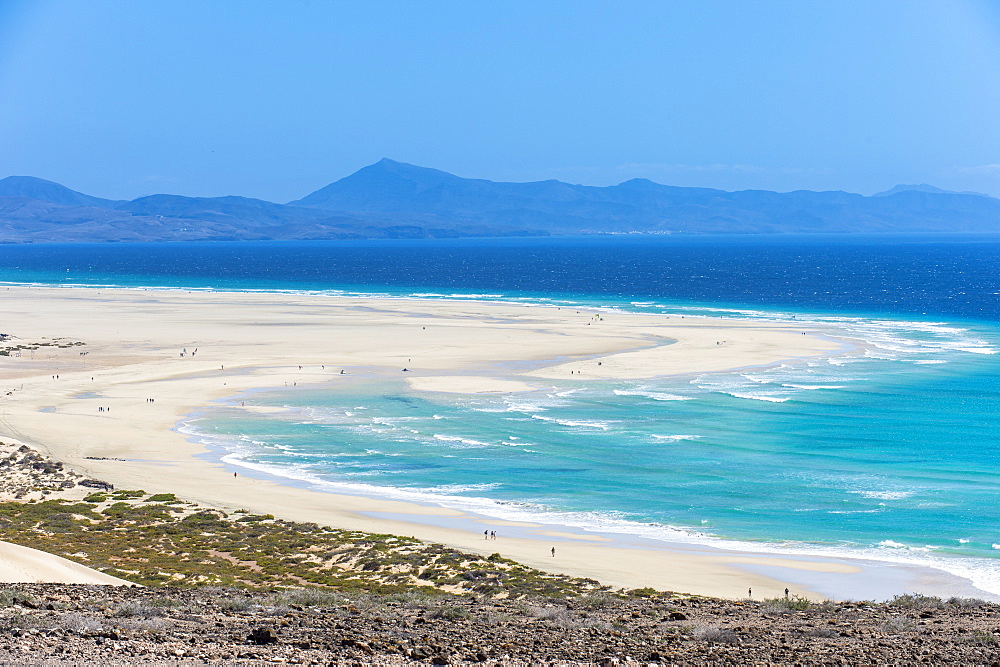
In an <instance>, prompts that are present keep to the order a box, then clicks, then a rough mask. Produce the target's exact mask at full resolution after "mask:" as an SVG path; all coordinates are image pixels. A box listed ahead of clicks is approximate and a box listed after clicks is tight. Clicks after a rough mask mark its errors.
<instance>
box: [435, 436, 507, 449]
mask: <svg viewBox="0 0 1000 667" xmlns="http://www.w3.org/2000/svg"><path fill="white" fill-rule="evenodd" d="M431 437H433V438H434V439H435V440H440V441H442V442H457V443H461V444H463V445H465V446H466V447H492V445H490V443H488V442H482V441H480V440H473V439H472V438H462V437H459V436H457V435H445V434H443V433H435V434H434V435H432V436H431Z"/></svg>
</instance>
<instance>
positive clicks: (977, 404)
mask: <svg viewBox="0 0 1000 667" xmlns="http://www.w3.org/2000/svg"><path fill="white" fill-rule="evenodd" d="M0 281H3V282H6V283H19V284H21V283H29V284H46V285H53V284H59V285H85V286H106V285H116V286H123V287H142V288H167V289H178V288H183V289H218V290H264V291H278V292H280V291H291V292H307V293H319V294H330V295H344V294H349V295H367V296H371V297H376V298H399V297H414V298H423V299H441V298H450V299H474V300H490V301H509V302H518V303H529V304H535V305H537V306H539V307H545V306H556V305H558V306H567V305H570V306H572V305H576V306H581V307H592V308H601V309H607V310H610V311H614V310H626V311H633V312H648V313H672V314H684V315H685V316H687V317H696V316H724V317H732V318H738V319H751V320H765V321H791V320H793V319H794V320H795V321H797V322H800V323H808V324H815V325H817V326H821V327H827V328H829V329H830V330H831V331H832V332H835V333H836V335H837V336H838V337H839V338H842V339H845V340H847V341H849V342H850V343H851V346H850V347H849V349H848V350H847V351H846V352H844V353H842V354H839V355H836V356H833V357H831V358H828V359H806V360H795V361H789V362H786V363H783V364H780V365H777V366H774V367H766V368H753V369H744V370H739V371H733V372H724V373H711V374H696V375H691V376H679V377H668V378H661V379H656V380H644V381H620V380H618V381H610V380H609V381H596V380H559V381H545V382H543V383H542V384H543V385H544V386H545V388H544V389H542V390H540V391H535V392H527V393H517V394H506V395H475V396H463V395H453V394H437V393H427V392H415V391H412V390H410V389H408V388H407V387H406V386H405V385H404V384H403V383H401V382H398V381H396V380H395V379H390V378H382V379H359V380H357V381H355V382H351V383H337V385H336V386H327V385H320V386H311V387H304V388H296V389H266V388H265V389H263V390H261V391H256V392H252V393H250V394H246V395H242V396H239V397H233V399H232V402H230V403H229V404H226V403H223V404H220V405H216V406H212V407H208V408H206V409H205V410H204V411H202V412H199V414H198V415H195V416H192V417H191V418H190V419H188V420H186V422H185V424H183V425H182V426H181V428H183V429H184V430H185V431H186V432H188V433H189V434H190V435H191V437H196V438H198V439H201V440H203V441H205V442H206V443H207V444H208V445H209V446H210V447H211V449H212V451H213V452H215V455H216V456H218V457H220V458H222V459H223V460H225V461H226V462H227V463H228V464H230V465H233V466H239V467H241V468H242V469H244V471H246V472H247V474H253V472H254V471H257V472H258V473H261V474H267V475H270V476H275V477H278V478H281V479H284V480H286V481H287V482H288V483H293V484H299V485H306V486H310V487H314V488H318V489H327V490H331V491H340V492H349V493H357V494H362V495H377V496H388V497H393V498H400V499H407V500H415V501H418V502H423V503H437V504H441V505H445V506H450V507H456V508H461V509H466V510H469V511H472V512H476V513H479V514H484V515H489V516H494V517H498V518H505V519H518V520H537V521H542V522H545V523H553V524H561V525H566V526H572V527H576V528H579V529H585V530H595V531H601V532H605V533H621V534H625V535H631V536H639V537H642V538H644V539H654V540H665V541H671V542H688V543H696V544H709V545H716V546H725V547H730V548H735V549H745V550H750V551H762V552H767V551H779V552H782V553H804V554H814V555H831V556H853V557H861V558H866V559H872V560H881V561H889V562H898V563H912V564H918V565H928V566H931V567H935V568H938V569H941V570H944V571H947V572H950V573H952V574H956V575H959V576H962V577H964V578H966V579H968V580H970V581H971V582H972V583H973V584H974V585H975V586H977V587H979V588H980V589H982V590H984V591H987V592H989V593H993V594H1000V506H998V503H997V498H998V491H1000V477H998V473H1000V443H998V439H997V434H998V433H1000V355H997V354H996V353H997V351H1000V236H986V235H975V236H973V235H961V236H959V235H955V236H940V235H924V236H867V235H866V236H825V235H814V236H793V237H773V238H772V237H689V238H683V237H669V236H668V237H652V238H651V237H632V236H627V237H587V238H562V239H500V240H496V239H490V240H486V239H479V240H476V239H461V240H435V241H380V242H362V241H359V242H336V243H335V242H301V243H292V242H289V243H243V244H237V243H232V244H230V243H214V244H211V243H203V244H106V245H50V246H45V245H23V246H19V245H8V246H0ZM0 317H2V316H0ZM239 401H247V403H248V404H252V405H260V406H268V407H272V408H274V407H276V408H280V409H279V410H276V411H274V410H268V411H261V412H259V413H254V414H252V415H250V416H248V415H247V411H245V410H239V409H236V408H235V407H232V406H233V405H236V404H238V402H239Z"/></svg>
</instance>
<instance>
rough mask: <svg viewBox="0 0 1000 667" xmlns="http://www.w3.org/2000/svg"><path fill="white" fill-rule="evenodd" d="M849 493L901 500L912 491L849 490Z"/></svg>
mask: <svg viewBox="0 0 1000 667" xmlns="http://www.w3.org/2000/svg"><path fill="white" fill-rule="evenodd" d="M849 493H856V494H858V495H860V496H864V497H865V498H875V499H878V500H902V499H904V498H909V497H910V496H912V495H913V491H850V492H849Z"/></svg>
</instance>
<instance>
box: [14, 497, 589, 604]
mask: <svg viewBox="0 0 1000 667" xmlns="http://www.w3.org/2000/svg"><path fill="white" fill-rule="evenodd" d="M0 539H3V540H7V541H9V542H14V543H16V544H23V545H25V546H30V547H33V548H37V549H41V550H43V551H47V552H49V553H54V554H58V555H60V556H63V557H65V558H68V559H70V560H74V561H76V562H79V563H82V564H84V565H87V566H88V567H92V568H94V569H96V570H99V571H101V572H105V573H107V574H110V575H113V576H115V577H119V578H121V579H125V580H127V581H131V582H134V583H137V584H142V585H145V586H160V585H167V584H169V585H174V586H206V585H218V586H245V587H276V586H278V587H280V586H309V585H313V586H323V587H330V588H335V589H338V590H362V591H371V592H382V593H387V592H403V591H409V590H414V589H427V590H430V591H438V592H443V591H447V592H454V593H462V592H476V593H482V594H486V595H490V596H504V597H506V596H521V595H528V594H530V595H550V596H579V595H585V594H588V593H592V592H594V591H600V590H601V589H602V587H601V586H600V585H599V584H598V583H597V582H596V581H593V580H584V579H573V578H570V577H564V576H560V575H553V574H548V573H544V572H541V571H538V570H534V569H532V568H529V567H525V566H523V565H520V564H519V563H516V562H514V561H512V560H508V559H506V558H503V557H501V556H500V555H499V554H494V555H492V556H490V557H488V558H487V557H482V556H478V555H474V554H467V553H461V552H458V551H456V550H454V549H451V548H448V547H444V546H442V545H439V544H426V543H423V542H420V541H418V540H416V539H414V538H408V537H397V536H393V535H377V534H369V533H362V532H358V531H349V530H337V529H333V528H325V527H322V526H318V525H316V524H313V523H297V522H293V521H283V520H280V519H275V518H274V517H273V516H271V515H250V514H239V513H234V515H232V516H227V515H226V514H224V513H223V512H220V511H217V510H210V509H205V508H201V507H197V506H194V505H191V504H188V503H182V502H181V501H178V499H177V498H176V497H175V496H174V494H171V493H160V494H155V495H148V494H146V493H145V492H144V491H129V490H120V491H114V492H111V493H105V492H98V493H91V494H89V495H88V496H87V497H86V499H85V500H84V501H83V502H73V501H67V500H44V501H40V502H28V503H22V502H7V503H0Z"/></svg>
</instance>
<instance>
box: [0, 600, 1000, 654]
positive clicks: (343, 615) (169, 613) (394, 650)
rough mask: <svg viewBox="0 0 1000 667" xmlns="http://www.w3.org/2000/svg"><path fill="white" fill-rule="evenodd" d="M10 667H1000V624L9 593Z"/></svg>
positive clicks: (996, 616)
mask: <svg viewBox="0 0 1000 667" xmlns="http://www.w3.org/2000/svg"><path fill="white" fill-rule="evenodd" d="M0 603H2V604H4V605H6V606H5V607H4V608H3V609H0V663H2V664H86V665H96V664H102V665H112V664H122V665H139V664H204V663H221V664H265V663H267V664H273V663H289V664H310V665H327V664H338V665H339V664H467V663H475V664H489V665H520V664H529V663H531V664H535V663H537V664H543V663H555V664H566V663H574V664H575V663H591V664H601V665H612V664H629V663H637V662H638V663H669V664H676V665H695V664H739V665H759V664H822V665H842V664H849V665H872V664H900V665H903V664H906V665H910V664H918V663H928V664H960V665H994V664H1000V649H998V644H997V642H998V639H1000V637H998V630H1000V627H998V625H1000V608H998V607H997V606H996V605H986V604H982V603H979V602H977V601H974V600H952V601H950V602H943V601H941V600H937V599H934V598H920V597H907V598H900V599H898V600H896V602H895V603H892V604H872V603H837V604H834V603H823V604H810V603H808V602H806V601H803V600H797V599H791V600H788V601H784V600H774V601H764V602H727V601H722V600H712V599H705V598H690V597H677V596H670V595H663V594H661V595H654V596H651V597H636V596H627V595H625V596H622V595H616V594H613V593H608V592H603V593H591V594H588V595H584V596H580V597H576V598H572V599H570V598H544V597H535V598H524V599H521V600H496V599H492V598H489V597H485V596H478V595H474V594H471V595H463V596H456V595H449V594H434V595H428V594H426V593H402V594H390V595H385V594H382V595H369V594H361V593H355V594H349V595H348V594H343V593H338V592H335V591H325V590H318V589H313V590H297V591H295V590H286V591H278V592H265V591H252V590H240V589H224V588H187V589H178V588H125V587H96V586H66V585H54V584H48V585H25V586H17V587H6V588H2V589H0Z"/></svg>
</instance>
